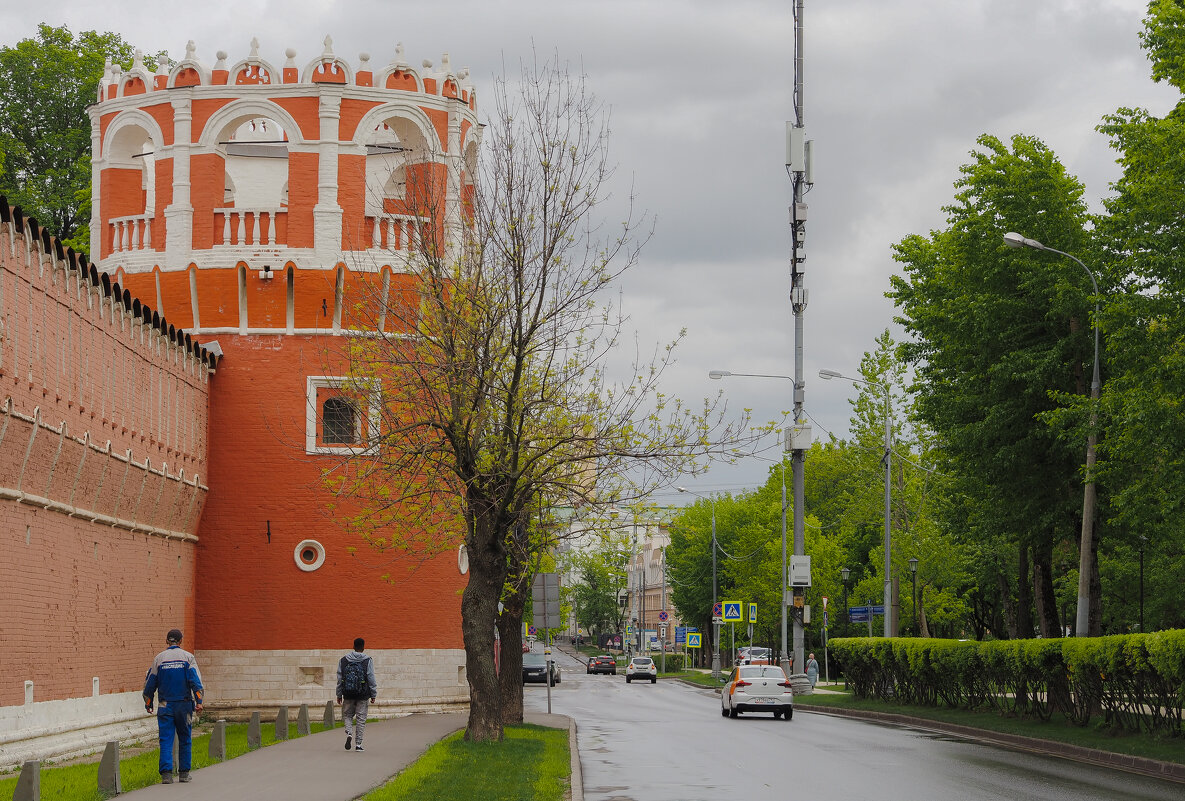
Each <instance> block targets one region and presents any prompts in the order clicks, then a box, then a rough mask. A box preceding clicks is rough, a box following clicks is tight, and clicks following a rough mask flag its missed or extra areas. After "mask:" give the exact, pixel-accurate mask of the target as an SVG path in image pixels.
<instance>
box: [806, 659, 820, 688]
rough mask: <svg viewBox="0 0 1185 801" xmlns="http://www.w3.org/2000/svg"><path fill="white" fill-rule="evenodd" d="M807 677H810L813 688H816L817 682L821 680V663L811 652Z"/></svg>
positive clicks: (807, 665)
mask: <svg viewBox="0 0 1185 801" xmlns="http://www.w3.org/2000/svg"><path fill="white" fill-rule="evenodd" d="M806 677H807V678H808V679H810V682H811V689H814V687H815V682H816V681H818V680H819V663H818V662H816V661H815V655H814V654H810V655H808V656H807V660H806Z"/></svg>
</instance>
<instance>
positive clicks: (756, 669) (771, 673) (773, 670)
mask: <svg viewBox="0 0 1185 801" xmlns="http://www.w3.org/2000/svg"><path fill="white" fill-rule="evenodd" d="M740 677H741V678H742V679H781V680H782V681H785V680H786V674H785V673H783V672H782V669H781V668H780V667H777V666H776V665H752V666H750V665H746V666H745V667H743V668H741V669H740Z"/></svg>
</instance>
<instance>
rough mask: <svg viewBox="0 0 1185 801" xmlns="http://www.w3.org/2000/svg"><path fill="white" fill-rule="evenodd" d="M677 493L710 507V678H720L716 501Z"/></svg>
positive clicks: (684, 490) (705, 496)
mask: <svg viewBox="0 0 1185 801" xmlns="http://www.w3.org/2000/svg"><path fill="white" fill-rule="evenodd" d="M677 489H678V490H679V492H686V493H688V494H689V495H694V496H695V497H697V498H703V499H704V500H706V501H707V502H708V503H709V504H711V506H712V678H713V679H719V678H720V626H719V625H717V624H716V499H715V498H713V497H712V496H710V495H700V494H699V493H698V492H692V491H691V490H689V489H687V488H686V487H678V488H677Z"/></svg>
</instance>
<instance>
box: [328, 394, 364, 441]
mask: <svg viewBox="0 0 1185 801" xmlns="http://www.w3.org/2000/svg"><path fill="white" fill-rule="evenodd" d="M361 433H362V431H361V428H360V426H359V420H358V412H357V410H356V409H355V408H354V404H353V403H351V402H350V401H349V400H347V399H346V398H343V397H340V396H338V397H332V398H328V399H326V401H325V403H324V404H322V406H321V444H322V445H358V444H360V438H361Z"/></svg>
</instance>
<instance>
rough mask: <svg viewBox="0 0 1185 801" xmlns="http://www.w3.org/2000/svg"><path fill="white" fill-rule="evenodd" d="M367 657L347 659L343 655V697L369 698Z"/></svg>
mask: <svg viewBox="0 0 1185 801" xmlns="http://www.w3.org/2000/svg"><path fill="white" fill-rule="evenodd" d="M369 661H370V659H369V658H367V659H357V660H354V659H347V658H346V657H344V656H343V657H342V697H344V698H354V699H358V698H368V697H370V685H369V684H367V682H366V665H367V663H368V662H369Z"/></svg>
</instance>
